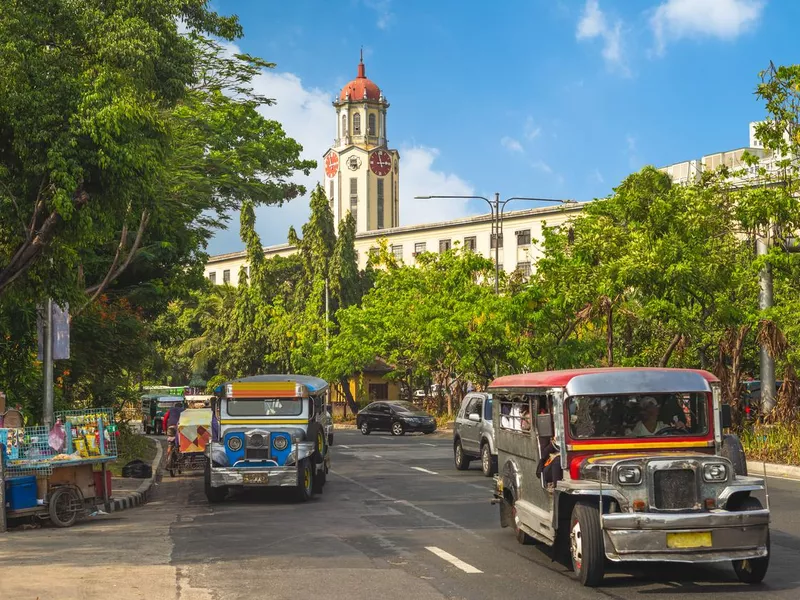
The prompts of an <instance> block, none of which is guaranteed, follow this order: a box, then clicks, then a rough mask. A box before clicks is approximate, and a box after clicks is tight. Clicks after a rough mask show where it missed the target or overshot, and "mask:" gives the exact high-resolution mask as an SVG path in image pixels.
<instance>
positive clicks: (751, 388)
mask: <svg viewBox="0 0 800 600" xmlns="http://www.w3.org/2000/svg"><path fill="white" fill-rule="evenodd" d="M782 385H783V381H776V382H775V393H776V394H777V393H778V390H779V389H781V386H782ZM742 388H743V390H742V404H743V405H744V417H745V419H747V420H750V419H755V418H756V416H758V413H760V412H761V382H760V381H759V380H757V379H756V380H753V381H743V382H742Z"/></svg>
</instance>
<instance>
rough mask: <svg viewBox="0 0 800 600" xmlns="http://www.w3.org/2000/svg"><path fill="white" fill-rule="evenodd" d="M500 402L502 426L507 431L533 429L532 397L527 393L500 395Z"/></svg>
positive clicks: (527, 430)
mask: <svg viewBox="0 0 800 600" xmlns="http://www.w3.org/2000/svg"><path fill="white" fill-rule="evenodd" d="M497 400H498V401H499V402H500V428H501V429H505V430H507V431H519V432H529V431H530V430H531V422H532V421H533V419H532V418H531V397H530V396H528V395H525V394H509V395H507V396H498V397H497Z"/></svg>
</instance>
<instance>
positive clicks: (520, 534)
mask: <svg viewBox="0 0 800 600" xmlns="http://www.w3.org/2000/svg"><path fill="white" fill-rule="evenodd" d="M511 522H512V523H513V524H514V537H515V538H517V541H518V542H519V543H520V544H522V545H523V546H527V545H528V544H531V543H533V538H532V537H531V536H529V535H528V534H527V533H525V532H524V531H523V530H522V527H520V526H519V517H518V516H517V507H516V506H512V507H511Z"/></svg>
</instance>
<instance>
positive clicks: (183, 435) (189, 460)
mask: <svg viewBox="0 0 800 600" xmlns="http://www.w3.org/2000/svg"><path fill="white" fill-rule="evenodd" d="M210 439H211V409H209V408H189V409H186V410H184V411H183V412H182V413H181V416H180V419H179V421H178V426H177V427H175V426H174V425H171V426H170V427H169V428H168V430H167V465H166V468H167V471H169V474H170V477H175V474H176V473H177V474H181V473H183V472H184V471H202V470H204V469H205V466H206V461H207V460H208V459H207V457H206V445H207V444H208V442H209V440H210Z"/></svg>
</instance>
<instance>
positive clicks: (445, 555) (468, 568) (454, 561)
mask: <svg viewBox="0 0 800 600" xmlns="http://www.w3.org/2000/svg"><path fill="white" fill-rule="evenodd" d="M425 550H427V551H428V552H433V553H434V554H435V555H436V556H438V557H439V558H441V559H442V560H446V561H447V562H449V563H450V564H451V565H453V566H454V567H457V568H459V569H461V570H462V571H464V573H483V571H481V570H480V569H476V568H475V567H473V566H472V565H471V564H469V563H465V562H464V561H463V560H461V559H460V558H458V557H457V556H453V555H452V554H450V553H449V552H445V551H444V550H442V549H441V548H437V547H436V546H425Z"/></svg>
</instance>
